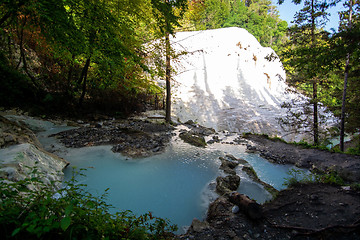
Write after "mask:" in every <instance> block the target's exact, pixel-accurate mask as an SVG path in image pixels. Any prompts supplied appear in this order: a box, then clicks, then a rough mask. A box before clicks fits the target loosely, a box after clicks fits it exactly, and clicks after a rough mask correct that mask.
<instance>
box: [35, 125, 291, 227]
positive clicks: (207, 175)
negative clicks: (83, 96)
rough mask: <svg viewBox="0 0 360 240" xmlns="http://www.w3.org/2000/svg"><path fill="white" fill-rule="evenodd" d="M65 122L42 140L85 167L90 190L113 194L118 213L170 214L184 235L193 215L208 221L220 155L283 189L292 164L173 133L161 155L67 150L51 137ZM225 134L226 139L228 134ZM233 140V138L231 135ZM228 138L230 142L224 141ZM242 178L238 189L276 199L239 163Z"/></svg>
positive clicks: (111, 200) (257, 197)
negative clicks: (245, 163) (196, 142)
mask: <svg viewBox="0 0 360 240" xmlns="http://www.w3.org/2000/svg"><path fill="white" fill-rule="evenodd" d="M67 128H68V127H66V126H56V125H50V124H49V128H48V129H46V130H47V131H45V132H40V133H39V134H38V137H39V141H40V142H41V143H42V144H43V145H44V146H45V148H46V149H48V150H55V151H56V153H57V154H58V155H60V156H61V157H63V158H65V159H66V160H68V161H69V162H70V163H71V165H70V166H72V167H75V166H76V167H77V169H80V168H86V169H87V170H86V172H85V175H86V176H85V177H81V176H78V177H77V180H78V181H79V182H80V183H83V184H86V185H87V186H88V190H89V191H90V192H91V193H94V194H97V195H101V194H103V193H104V191H105V189H107V188H110V190H109V192H108V203H109V204H112V205H113V206H114V207H115V209H113V211H114V212H116V211H121V210H131V211H133V212H134V213H135V214H143V213H146V212H149V211H151V212H152V213H153V214H154V215H155V216H158V217H162V218H168V219H169V220H170V221H171V223H172V224H177V225H178V226H179V229H180V230H179V233H181V232H183V231H184V230H185V229H186V226H189V225H190V224H191V221H192V219H193V218H198V219H203V218H204V217H205V215H206V210H207V208H208V205H209V203H210V202H211V201H213V200H215V199H216V197H217V194H216V193H215V192H214V190H215V185H214V182H215V179H216V177H217V176H219V175H223V172H222V171H221V170H219V166H220V164H221V162H220V160H219V157H220V156H225V154H232V155H234V156H235V157H237V158H243V159H245V160H247V161H248V162H249V163H250V164H251V165H252V166H253V168H254V169H255V171H256V172H257V174H258V176H259V178H260V179H261V180H263V181H264V182H267V183H269V184H271V185H272V186H274V187H275V188H276V189H279V190H280V189H283V188H284V186H283V185H282V184H283V183H284V177H287V176H288V175H287V172H288V171H289V169H290V168H291V166H290V165H276V164H272V163H269V162H268V161H266V160H264V159H262V158H261V157H259V155H258V154H251V153H246V152H245V148H246V147H245V146H243V145H230V144H220V143H215V144H212V145H210V146H209V147H207V148H206V149H203V148H197V147H194V146H191V145H189V144H186V143H184V142H183V141H182V140H180V139H179V138H177V137H174V139H173V140H172V142H171V144H170V146H168V147H167V149H166V151H165V152H164V153H162V154H159V155H155V156H152V157H148V158H143V159H128V158H127V157H125V156H122V155H121V154H119V153H113V152H112V151H111V146H97V147H87V148H80V149H66V148H64V147H63V146H62V145H61V144H59V143H58V142H57V140H56V139H55V138H49V137H48V135H50V134H53V133H56V132H59V131H63V130H66V129H67ZM221 138H223V139H226V137H225V136H221ZM229 139H232V138H231V137H230V138H229ZM225 141H226V140H225ZM236 170H237V174H238V175H239V176H240V177H241V183H240V187H239V189H238V192H240V193H244V194H246V195H248V196H249V197H250V198H252V199H255V200H257V201H258V202H259V203H263V202H265V201H267V200H269V199H271V195H270V194H269V193H268V192H267V191H266V190H264V188H263V187H262V186H261V185H260V184H258V183H255V182H253V181H252V180H251V179H250V178H249V177H248V176H247V174H246V173H245V172H243V171H241V167H238V168H237V169H236ZM72 171H73V170H72V168H71V167H68V168H67V169H66V170H65V178H66V180H69V179H70V178H71V176H72Z"/></svg>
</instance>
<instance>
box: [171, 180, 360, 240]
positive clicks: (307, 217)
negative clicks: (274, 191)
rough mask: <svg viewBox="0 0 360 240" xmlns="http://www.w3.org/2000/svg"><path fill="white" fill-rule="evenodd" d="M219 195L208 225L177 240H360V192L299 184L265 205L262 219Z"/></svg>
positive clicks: (207, 221) (211, 206)
mask: <svg viewBox="0 0 360 240" xmlns="http://www.w3.org/2000/svg"><path fill="white" fill-rule="evenodd" d="M234 206H235V205H234V204H233V203H232V202H231V201H230V200H229V199H228V198H226V197H219V198H218V199H216V200H215V201H214V202H213V203H211V204H210V206H209V210H208V214H207V217H206V219H205V220H204V222H205V224H203V225H201V226H207V227H206V228H203V229H201V230H200V231H194V228H192V227H190V228H189V231H188V232H187V233H186V234H184V235H181V236H177V239H359V237H360V217H359V216H360V193H359V192H358V191H353V190H344V189H342V188H341V187H338V186H331V185H324V184H307V185H296V186H294V187H292V188H290V189H287V190H283V191H281V192H280V193H279V195H278V197H277V198H276V199H274V200H273V201H271V202H269V203H266V204H264V205H263V206H262V212H263V216H262V218H261V219H258V220H251V218H250V217H249V216H248V215H247V214H246V213H245V212H243V211H239V212H237V213H233V211H232V210H233V208H234ZM198 225H199V224H198Z"/></svg>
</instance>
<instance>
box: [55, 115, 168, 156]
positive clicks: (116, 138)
mask: <svg viewBox="0 0 360 240" xmlns="http://www.w3.org/2000/svg"><path fill="white" fill-rule="evenodd" d="M171 130H173V127H172V126H170V125H167V124H159V123H152V122H149V121H142V120H131V121H130V120H123V121H108V122H102V123H101V124H100V123H92V124H90V125H89V126H87V125H85V126H82V127H80V128H77V129H72V130H68V131H64V132H60V133H58V134H54V135H51V136H53V137H56V138H58V139H59V140H60V142H62V143H63V144H64V145H65V146H66V147H69V148H80V147H87V146H99V145H112V146H113V147H112V151H114V152H120V153H122V154H124V155H125V156H128V157H133V158H136V157H147V156H151V155H154V154H157V153H161V152H162V151H164V149H165V147H166V146H167V144H168V143H169V141H170V139H171V137H172V133H171Z"/></svg>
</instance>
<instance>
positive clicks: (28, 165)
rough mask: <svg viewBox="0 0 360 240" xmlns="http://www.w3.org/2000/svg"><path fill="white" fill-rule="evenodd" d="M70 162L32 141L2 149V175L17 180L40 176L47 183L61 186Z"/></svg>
mask: <svg viewBox="0 0 360 240" xmlns="http://www.w3.org/2000/svg"><path fill="white" fill-rule="evenodd" d="M68 164H69V163H68V162H67V161H65V160H64V159H62V158H60V157H57V156H55V155H53V154H51V153H48V152H46V151H44V150H42V149H41V148H39V147H37V146H35V145H34V144H31V143H23V144H18V145H13V146H10V147H8V148H5V149H0V177H1V178H2V179H5V180H7V181H11V182H16V181H20V180H23V179H26V178H29V177H35V176H36V177H39V178H40V179H41V181H42V182H43V183H45V184H49V185H50V184H53V182H54V185H55V187H60V185H61V181H62V180H63V177H64V173H63V172H62V170H63V169H64V168H65V167H66V166H67V165H68Z"/></svg>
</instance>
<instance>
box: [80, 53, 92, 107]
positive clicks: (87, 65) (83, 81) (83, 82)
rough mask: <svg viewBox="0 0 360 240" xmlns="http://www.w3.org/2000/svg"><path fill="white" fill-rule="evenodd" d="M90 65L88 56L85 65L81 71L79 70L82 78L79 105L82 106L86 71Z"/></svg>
mask: <svg viewBox="0 0 360 240" xmlns="http://www.w3.org/2000/svg"><path fill="white" fill-rule="evenodd" d="M89 66H90V57H89V58H88V59H87V60H86V63H85V66H84V68H83V71H82V72H81V78H83V79H82V93H81V96H80V99H79V106H80V107H82V105H83V102H84V98H85V93H86V80H87V73H88V69H89Z"/></svg>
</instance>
